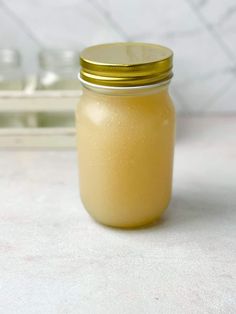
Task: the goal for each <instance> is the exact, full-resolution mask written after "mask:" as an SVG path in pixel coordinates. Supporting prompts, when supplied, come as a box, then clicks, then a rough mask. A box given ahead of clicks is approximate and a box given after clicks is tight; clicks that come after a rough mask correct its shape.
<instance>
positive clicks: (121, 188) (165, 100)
mask: <svg viewBox="0 0 236 314" xmlns="http://www.w3.org/2000/svg"><path fill="white" fill-rule="evenodd" d="M172 55H173V54H172V51H171V50H170V49H168V48H166V47H163V46H159V45H154V44H142V43H114V44H104V45H97V46H92V47H89V48H87V49H85V50H84V51H83V52H82V53H81V60H80V62H81V73H80V78H81V82H82V85H83V96H82V97H81V100H80V103H79V105H78V107H77V114H76V115H77V117H76V120H77V144H78V161H79V177H80V194H81V199H82V202H83V204H84V206H85V208H86V209H87V211H88V212H89V213H90V215H91V216H92V217H93V218H94V219H95V220H97V221H98V222H100V223H102V224H105V225H109V226H113V227H121V228H133V227H138V226H142V225H145V224H149V223H151V222H154V221H155V220H157V219H158V218H159V217H160V216H161V214H162V212H163V211H164V209H165V208H166V207H167V206H168V203H169V201H170V197H171V186H172V164H173V152H174V137H175V112H174V107H173V103H172V100H171V98H170V96H169V93H168V86H169V82H170V79H171V77H172Z"/></svg>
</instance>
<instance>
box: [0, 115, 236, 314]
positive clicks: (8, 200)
mask: <svg viewBox="0 0 236 314" xmlns="http://www.w3.org/2000/svg"><path fill="white" fill-rule="evenodd" d="M0 196H1V201H0V313H4V314H18V313H20V314H28V313H30V314H31V313H32V314H54V313H55V314H78V313H79V314H80V313H82V314H90V313H91V314H120V313H123V314H139V313H140V314H143V313H147V314H152V313H155V314H156V313H161V314H162V313H163V314H169V313H170V314H178V313H180V314H183V313H184V314H185V313H186V314H189V313H190V314H194V313H199V314H200V313H201V314H202V313H212V314H216V313H225V314H231V313H232V314H234V313H236V116H231V117H230V116H228V117H227V116H225V117H221V118H220V117H211V118H208V117H202V118H201V117H197V118H188V117H186V118H182V119H181V120H180V121H179V132H178V137H177V145H176V158H175V172H174V190H173V199H172V202H171V205H170V207H169V209H168V210H167V212H166V214H165V215H164V218H163V220H162V221H161V222H159V223H158V224H156V225H154V226H152V227H149V228H145V229H139V230H129V231H124V230H117V229H110V228H106V227H103V226H100V225H98V224H96V223H95V222H94V221H93V220H92V219H91V218H90V217H89V216H88V215H87V213H86V212H85V210H84V209H83V207H82V205H81V203H80V200H79V196H78V182H77V165H76V153H75V152H74V151H57V152H56V151H1V152H0Z"/></svg>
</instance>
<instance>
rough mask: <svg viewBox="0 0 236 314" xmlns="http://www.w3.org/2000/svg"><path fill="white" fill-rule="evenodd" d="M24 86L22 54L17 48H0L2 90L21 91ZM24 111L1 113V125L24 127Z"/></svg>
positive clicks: (0, 89)
mask: <svg viewBox="0 0 236 314" xmlns="http://www.w3.org/2000/svg"><path fill="white" fill-rule="evenodd" d="M23 88H24V76H23V71H22V67H21V55H20V53H19V52H18V51H17V50H15V49H0V91H5V92H6V91H19V90H23ZM22 126H24V116H23V114H22V113H8V112H6V113H1V114H0V127H22Z"/></svg>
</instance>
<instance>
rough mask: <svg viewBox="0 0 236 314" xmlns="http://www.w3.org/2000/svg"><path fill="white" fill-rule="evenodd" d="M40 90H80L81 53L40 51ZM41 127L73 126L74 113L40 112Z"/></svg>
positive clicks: (72, 51) (67, 50)
mask: <svg viewBox="0 0 236 314" xmlns="http://www.w3.org/2000/svg"><path fill="white" fill-rule="evenodd" d="M39 65H40V73H39V78H38V87H37V89H39V90H78V89H81V84H80V82H79V80H78V72H79V53H78V51H75V50H69V49H66V50H53V49H52V50H50V49H49V50H43V51H41V52H40V53H39ZM38 124H39V126H41V127H73V126H74V124H75V122H74V114H73V113H68V112H50V111H49V112H42V113H38Z"/></svg>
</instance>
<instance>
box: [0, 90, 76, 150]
mask: <svg viewBox="0 0 236 314" xmlns="http://www.w3.org/2000/svg"><path fill="white" fill-rule="evenodd" d="M80 96H81V91H80V90H77V91H68V90H66V91H64V90H63V91H35V92H32V93H29V92H27V91H11V92H9V91H7V92H5V91H1V92H0V147H1V148H14V147H29V148H36V147H38V148H50V147H53V148H70V147H75V107H76V105H77V103H78V101H79V98H80Z"/></svg>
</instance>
